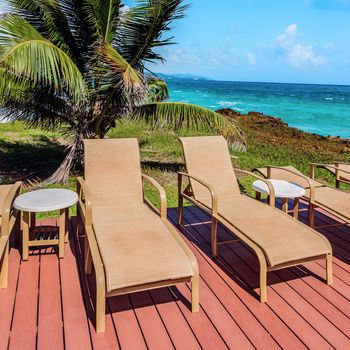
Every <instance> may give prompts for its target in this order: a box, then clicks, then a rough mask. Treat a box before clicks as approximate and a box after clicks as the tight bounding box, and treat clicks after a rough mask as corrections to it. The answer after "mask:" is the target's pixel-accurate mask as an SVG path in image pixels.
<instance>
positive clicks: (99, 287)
mask: <svg viewBox="0 0 350 350" xmlns="http://www.w3.org/2000/svg"><path fill="white" fill-rule="evenodd" d="M142 180H143V184H144V183H145V182H146V181H147V182H148V183H150V184H151V185H152V186H153V187H154V188H155V189H157V190H158V193H159V196H160V202H161V205H160V210H158V209H157V208H156V207H155V206H154V205H152V204H151V203H150V201H149V200H148V199H146V198H145V196H144V201H145V203H147V205H149V207H150V208H151V209H152V210H154V211H155V212H156V213H158V214H159V216H160V217H161V220H162V221H163V223H164V224H165V225H166V227H167V228H168V229H169V231H170V233H171V234H172V235H173V237H174V238H175V239H176V241H177V242H178V243H179V244H180V246H181V247H182V249H183V250H184V251H185V253H186V255H187V257H188V259H189V261H190V264H191V266H192V269H193V271H194V275H193V276H192V277H186V278H178V279H172V280H163V281H158V282H153V283H145V284H140V285H137V286H132V287H126V288H120V289H117V290H113V291H111V292H107V291H106V276H105V270H104V266H103V262H102V258H101V254H100V251H99V247H98V243H97V240H96V236H95V232H94V229H93V223H92V206H91V194H90V190H89V188H88V186H87V184H86V182H85V180H84V179H83V178H81V177H79V178H78V182H77V192H78V195H79V201H78V204H77V233H79V232H80V230H81V229H83V230H84V231H85V242H84V257H85V259H84V261H85V273H86V274H87V275H89V274H91V273H92V271H93V269H94V270H95V275H96V303H95V312H96V331H97V332H104V330H105V312H106V309H105V308H106V306H105V304H106V298H108V297H113V296H117V295H122V294H128V293H133V292H140V291H145V290H150V289H156V288H161V287H170V286H174V285H176V284H179V283H191V290H192V292H191V303H192V307H191V310H192V312H197V311H199V269H198V263H197V261H196V259H195V257H194V255H193V252H192V251H191V250H190V248H189V247H188V246H187V245H186V243H185V242H184V241H183V239H182V238H181V236H180V235H179V233H178V232H177V230H176V229H175V228H174V227H173V226H172V225H171V224H170V222H169V221H168V219H167V199H166V193H165V190H164V189H163V187H162V186H160V185H159V184H158V182H157V181H156V180H154V179H153V178H151V177H149V176H147V175H144V174H142Z"/></svg>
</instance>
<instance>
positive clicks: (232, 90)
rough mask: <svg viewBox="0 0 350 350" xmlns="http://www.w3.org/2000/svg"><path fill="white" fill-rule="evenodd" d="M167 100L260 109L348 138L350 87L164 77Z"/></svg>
mask: <svg viewBox="0 0 350 350" xmlns="http://www.w3.org/2000/svg"><path fill="white" fill-rule="evenodd" d="M166 81H167V83H168V86H169V89H170V97H171V101H182V102H188V103H194V104H198V105H200V106H203V107H207V108H210V109H212V110H217V109H219V108H232V109H234V110H237V111H239V112H241V113H248V112H249V111H256V112H262V113H264V114H267V115H272V116H276V117H279V118H281V119H282V120H283V121H285V122H286V123H288V124H289V125H290V126H293V127H296V128H299V129H301V130H304V131H307V132H311V133H317V134H321V135H325V136H327V135H332V136H340V137H343V138H350V86H336V85H306V84H279V83H247V82H228V81H213V80H202V79H197V78H173V77H167V78H166Z"/></svg>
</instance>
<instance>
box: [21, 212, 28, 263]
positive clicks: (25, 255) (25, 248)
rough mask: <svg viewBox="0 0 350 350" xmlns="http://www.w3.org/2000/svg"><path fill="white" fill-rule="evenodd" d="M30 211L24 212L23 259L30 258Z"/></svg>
mask: <svg viewBox="0 0 350 350" xmlns="http://www.w3.org/2000/svg"><path fill="white" fill-rule="evenodd" d="M28 241H29V213H28V212H27V211H25V212H23V235H22V260H28V250H29V247H28Z"/></svg>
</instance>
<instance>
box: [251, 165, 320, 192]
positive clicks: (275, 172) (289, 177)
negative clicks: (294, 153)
mask: <svg viewBox="0 0 350 350" xmlns="http://www.w3.org/2000/svg"><path fill="white" fill-rule="evenodd" d="M281 168H284V169H288V170H291V171H293V172H294V173H296V174H299V175H302V176H305V175H304V174H303V173H302V172H300V171H299V170H298V169H296V168H294V167H293V166H284V167H281ZM256 170H257V171H259V172H260V173H261V174H262V175H264V176H265V177H267V168H266V167H264V168H258V169H256ZM270 179H278V180H285V181H289V182H293V183H295V184H297V185H299V186H302V187H308V183H307V182H306V181H305V180H303V179H302V178H300V177H299V176H297V175H294V174H292V173H290V172H287V171H283V170H281V169H275V168H271V176H270ZM309 180H310V181H311V183H312V184H313V185H314V186H319V185H321V183H319V182H318V181H315V180H312V179H311V178H309Z"/></svg>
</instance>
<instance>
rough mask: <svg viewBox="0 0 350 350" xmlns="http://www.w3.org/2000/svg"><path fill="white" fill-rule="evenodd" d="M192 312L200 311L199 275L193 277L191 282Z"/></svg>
mask: <svg viewBox="0 0 350 350" xmlns="http://www.w3.org/2000/svg"><path fill="white" fill-rule="evenodd" d="M191 293H192V299H191V304H192V312H198V311H199V275H196V276H193V277H192V281H191Z"/></svg>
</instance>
